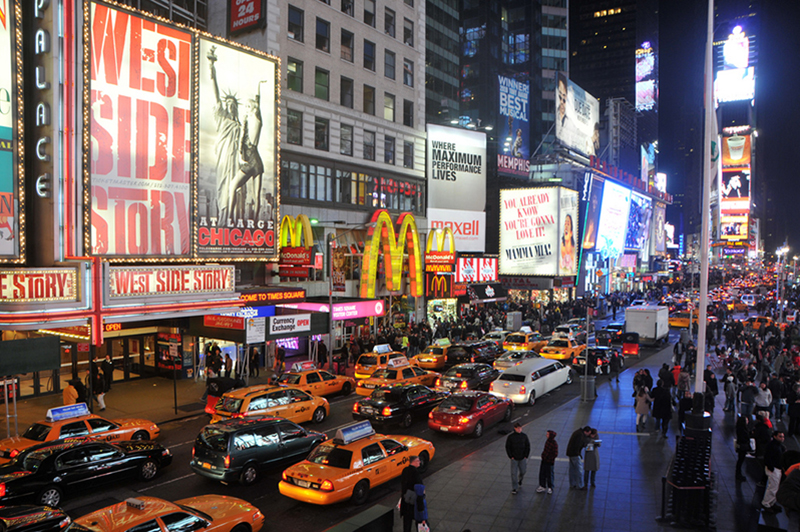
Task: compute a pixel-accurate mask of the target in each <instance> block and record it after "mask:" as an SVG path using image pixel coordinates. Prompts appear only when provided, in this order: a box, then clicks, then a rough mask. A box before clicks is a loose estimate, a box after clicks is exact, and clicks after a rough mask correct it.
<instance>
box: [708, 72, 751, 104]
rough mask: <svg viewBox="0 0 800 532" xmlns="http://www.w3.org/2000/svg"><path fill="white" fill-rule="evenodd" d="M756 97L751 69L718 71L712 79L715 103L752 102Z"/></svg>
mask: <svg viewBox="0 0 800 532" xmlns="http://www.w3.org/2000/svg"><path fill="white" fill-rule="evenodd" d="M755 95H756V76H755V69H754V68H753V67H747V68H735V69H732V70H720V71H719V72H717V77H716V78H715V79H714V97H715V98H716V99H717V103H725V102H738V101H740V100H752V99H753V98H754V97H755Z"/></svg>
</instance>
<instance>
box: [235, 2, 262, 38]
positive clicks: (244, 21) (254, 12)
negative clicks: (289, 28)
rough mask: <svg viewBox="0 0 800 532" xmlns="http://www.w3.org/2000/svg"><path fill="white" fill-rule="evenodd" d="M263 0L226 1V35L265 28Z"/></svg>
mask: <svg viewBox="0 0 800 532" xmlns="http://www.w3.org/2000/svg"><path fill="white" fill-rule="evenodd" d="M266 23H267V17H266V9H264V1H263V0H228V35H235V34H238V33H243V32H245V31H249V30H253V29H256V28H263V27H264V26H266Z"/></svg>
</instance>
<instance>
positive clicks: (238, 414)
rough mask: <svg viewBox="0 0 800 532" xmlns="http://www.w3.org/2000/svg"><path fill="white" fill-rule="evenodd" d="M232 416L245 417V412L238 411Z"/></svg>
mask: <svg viewBox="0 0 800 532" xmlns="http://www.w3.org/2000/svg"><path fill="white" fill-rule="evenodd" d="M231 417H232V418H234V419H236V418H239V417H244V413H242V412H236V413H235V414H231Z"/></svg>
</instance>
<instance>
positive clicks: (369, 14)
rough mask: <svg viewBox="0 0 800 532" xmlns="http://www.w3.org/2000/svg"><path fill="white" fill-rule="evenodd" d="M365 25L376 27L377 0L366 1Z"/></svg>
mask: <svg viewBox="0 0 800 532" xmlns="http://www.w3.org/2000/svg"><path fill="white" fill-rule="evenodd" d="M364 24H366V25H367V26H372V27H373V28H374V27H375V0H364Z"/></svg>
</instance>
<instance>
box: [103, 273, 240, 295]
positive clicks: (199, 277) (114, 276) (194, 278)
mask: <svg viewBox="0 0 800 532" xmlns="http://www.w3.org/2000/svg"><path fill="white" fill-rule="evenodd" d="M108 290H109V296H110V297H111V298H112V299H123V298H133V297H144V296H179V295H188V294H200V293H207V292H214V293H215V294H220V293H233V292H234V291H235V286H234V267H233V266H154V267H152V268H149V267H146V266H141V267H130V266H124V267H119V266H111V267H109V269H108Z"/></svg>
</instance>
